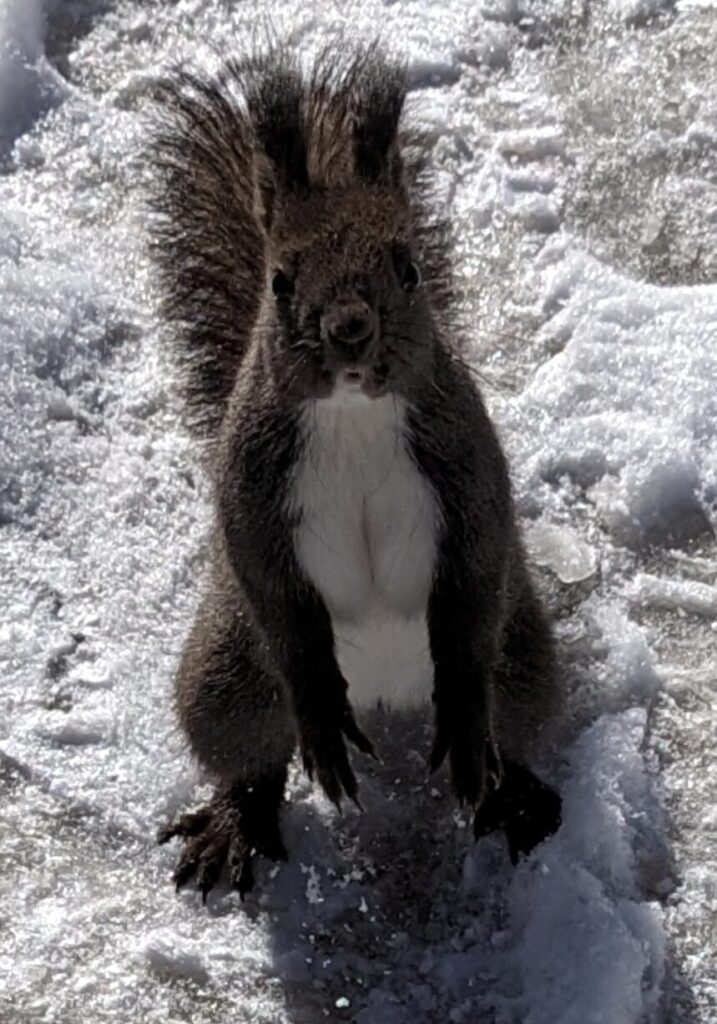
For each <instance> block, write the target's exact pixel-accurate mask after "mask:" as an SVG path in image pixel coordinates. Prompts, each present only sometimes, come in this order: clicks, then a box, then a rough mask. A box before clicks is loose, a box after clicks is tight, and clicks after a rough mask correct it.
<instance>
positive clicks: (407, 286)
mask: <svg viewBox="0 0 717 1024" xmlns="http://www.w3.org/2000/svg"><path fill="white" fill-rule="evenodd" d="M420 283H421V271H420V270H419V269H418V267H417V266H416V264H415V263H414V262H413V260H409V261H408V263H407V264H406V266H405V267H404V268H403V274H402V275H401V287H402V288H403V290H404V292H415V290H416V288H418V286H419V284H420Z"/></svg>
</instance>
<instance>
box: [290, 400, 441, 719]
mask: <svg viewBox="0 0 717 1024" xmlns="http://www.w3.org/2000/svg"><path fill="white" fill-rule="evenodd" d="M302 432H303V448H302V456H301V459H300V461H299V463H298V465H297V468H296V472H295V476H294V481H293V488H292V492H291V506H292V513H293V515H294V516H295V518H296V522H297V526H296V529H295V537H294V542H295V547H296V554H297V558H298V560H299V564H300V565H301V567H302V568H303V570H304V572H305V573H306V574H307V576H308V578H309V579H310V580H311V582H312V583H313V584H314V586H315V587H316V588H317V590H318V591H319V593H320V594H321V596H322V597H323V599H324V601H325V603H326V606H327V608H328V610H329V613H330V615H331V620H332V624H333V629H334V637H335V641H336V653H337V657H338V660H339V664H340V666H341V669H342V671H343V672H344V675H345V677H346V679H347V681H348V683H349V697H350V699H351V701H352V703H354V704H355V705H358V706H368V705H372V704H375V703H376V702H377V701H378V700H382V701H383V702H384V703H386V704H390V705H394V706H396V705H399V706H411V705H413V706H415V705H417V704H420V703H422V702H423V701H424V700H426V699H427V698H428V697H429V696H430V693H431V689H432V682H433V665H432V661H431V657H430V651H429V645H428V633H427V629H426V607H427V603H428V597H429V594H430V589H431V585H432V582H433V576H434V571H435V565H436V553H437V545H438V529H439V522H440V517H439V512H438V507H437V504H436V500H435V497H434V495H433V491H432V489H431V487H430V484H429V483H428V481H427V480H426V479H425V477H424V476H423V475H422V473H421V472H420V470H419V469H418V467H417V466H416V464H415V462H414V460H413V458H412V456H411V453H410V451H409V449H408V443H407V438H406V429H405V409H404V407H403V404H402V403H401V402H400V401H399V400H398V399H395V398H393V397H392V396H387V397H385V398H380V399H374V400H370V399H367V398H365V397H363V396H361V395H358V396H351V395H343V396H341V397H336V398H331V399H322V400H319V401H315V402H312V403H310V404H308V405H307V407H306V408H305V410H304V413H303V420H302Z"/></svg>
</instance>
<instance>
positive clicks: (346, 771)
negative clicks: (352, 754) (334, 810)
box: [300, 701, 376, 808]
mask: <svg viewBox="0 0 717 1024" xmlns="http://www.w3.org/2000/svg"><path fill="white" fill-rule="evenodd" d="M300 732H301V756H302V758H303V762H304V768H305V769H306V771H307V773H308V776H309V778H310V779H313V777H314V772H316V775H317V777H318V780H319V782H320V783H321V786H322V788H323V790H324V792H325V793H326V795H327V797H328V798H329V800H331V801H332V802H333V803H334V804H336V806H337V807H340V806H341V798H342V796H343V795H344V794H346V796H347V797H348V798H349V799H350V800H353V802H354V803H355V804H356V806H357V807H359V808H360V807H361V804H360V803H359V799H358V785H357V783H356V776H355V775H354V773H353V769H352V768H351V763H350V761H349V756H348V751H347V750H346V743H345V740H344V737H346V739H348V740H350V741H351V742H352V743H353V744H354V746H355V747H357V748H358V749H359V750H360V751H362V752H363V753H364V754H369V755H371V757H375V756H376V755H375V753H374V749H373V746H372V744H371V741H370V740H369V739H368V737H367V736H365V735H364V734H363V733H362V732H361V730H360V729H359V727H358V725H357V724H356V719H355V718H354V715H353V711H352V710H351V707H350V705H349V703H348V701H344V705H343V707H342V708H341V709H340V710H339V711H338V713H334V714H332V715H326V713H325V712H324V714H323V715H322V716H321V718H320V719H317V720H315V721H314V720H311V721H304V722H303V723H302V724H301V728H300Z"/></svg>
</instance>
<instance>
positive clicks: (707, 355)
mask: <svg viewBox="0 0 717 1024" xmlns="http://www.w3.org/2000/svg"><path fill="white" fill-rule="evenodd" d="M578 6H580V5H566V4H564V3H562V2H559V0H534V3H531V4H530V5H528V4H524V3H519V2H517V0H515V2H514V0H510V2H508V0H504V2H500V3H498V2H491V3H485V4H483V5H477V6H476V7H474V8H473V7H471V8H467V7H466V6H465V5H464V4H463V3H461V2H459V0H448V2H446V3H444V4H442V5H432V4H428V3H424V2H422V0H415V2H410V0H399V2H397V3H394V4H391V5H386V6H384V5H382V4H379V3H378V2H369V3H366V4H364V5H361V7H360V9H359V8H358V7H357V6H354V7H352V9H351V11H350V12H348V11H346V12H344V9H343V7H342V5H337V4H326V5H322V4H307V3H306V2H305V0H291V2H288V3H287V4H286V5H284V6H283V8H282V11H281V12H280V13H279V14H277V13H276V12H275V11H273V10H272V8H271V7H270V6H269V7H267V8H263V7H261V6H256V5H253V4H251V5H241V6H240V7H237V10H236V12H235V13H234V14H230V13H227V6H226V5H222V4H219V3H214V2H209V0H179V2H178V3H176V4H173V5H164V4H160V3H154V2H152V3H147V2H145V0H117V2H114V3H105V2H100V0H86V2H85V3H81V4H80V3H78V4H57V3H45V4H42V3H41V2H40V0H32V2H30V0H22V2H20V0H0V169H1V171H2V173H1V175H0V293H1V294H2V299H3V301H2V307H1V308H0V379H1V380H2V382H3V383H2V386H1V387H0V530H1V531H2V539H3V543H2V545H0V608H2V613H0V668H1V670H2V678H3V687H2V690H1V691H0V702H1V706H2V714H1V715H0V793H1V799H0V863H2V871H0V906H1V907H2V912H1V914H2V929H1V930H0V975H1V976H2V977H3V981H4V985H3V988H2V991H0V1019H2V1020H5V1019H9V1020H19V1021H23V1022H24V1021H27V1022H31V1024H39V1022H41V1021H43V1022H44V1021H47V1022H53V1021H57V1022H62V1024H65V1022H72V1024H74V1022H78V1024H81V1022H83V1021H92V1022H93V1024H95V1022H111V1024H119V1022H122V1024H125V1022H128V1021H137V1022H142V1024H145V1022H149V1024H151V1022H153V1021H162V1022H165V1021H181V1020H192V1021H193V1022H195V1024H203V1022H219V1021H225V1020H228V1019H231V1020H237V1021H247V1022H248V1021H252V1022H253V1024H261V1022H263V1021H266V1022H271V1024H277V1022H282V1024H308V1022H311V1024H314V1022H315V1021H318V1020H324V1019H327V1020H347V1021H348V1020H352V1021H357V1022H359V1024H404V1022H408V1021H410V1022H411V1024H429V1022H430V1024H433V1022H438V1021H441V1022H442V1021H450V1022H459V1024H460V1022H461V1021H463V1022H470V1024H475V1022H476V1021H478V1020H480V1021H483V1020H485V1021H490V1022H492V1024H517V1022H518V1021H520V1022H522V1024H598V1022H604V1024H645V1022H653V1021H655V1022H657V1021H659V1020H669V1021H671V1022H674V1024H687V1022H689V1024H698V1022H699V1024H711V1022H712V1021H713V1020H715V1019H716V1018H717V986H716V985H715V979H714V963H715V961H716V960H717V949H716V948H715V935H714V915H715V913H716V912H717V906H716V905H715V892H716V891H717V858H716V855H715V849H717V846H716V845H715V841H714V840H715V828H716V827H717V823H716V822H715V815H714V807H715V804H716V803H717V767H716V766H715V753H714V751H715V750H716V749H717V716H715V714H714V704H715V682H714V649H715V640H716V638H717V634H716V633H715V628H714V626H715V618H716V617H717V597H716V596H715V595H716V593H717V590H716V588H717V556H716V554H715V546H714V534H713V531H714V526H715V518H716V513H715V506H716V504H717V427H716V426H715V424H717V398H716V397H715V396H716V395H717V387H716V384H717V284H715V283H714V282H715V281H716V280H717V267H716V266H715V263H714V253H715V252H716V251H717V216H716V215H715V211H717V182H715V178H714V169H713V160H712V157H713V154H714V140H715V138H716V137H717V106H716V105H715V100H714V97H715V95H717V71H716V70H715V66H714V58H713V55H714V49H715V44H717V25H716V24H715V20H714V13H713V9H710V4H707V3H704V2H703V3H697V2H689V3H688V2H682V3H678V4H673V5H670V4H665V3H660V2H657V0H656V2H654V3H646V2H645V0H639V2H635V3H631V4H622V3H619V4H618V3H609V4H606V5H591V10H592V14H591V16H590V17H589V18H587V19H581V18H576V17H575V16H574V15H575V8H577V7H578ZM713 7H714V5H712V8H713ZM567 8H571V9H572V13H571V11H568V10H567ZM267 11H268V12H269V13H271V14H272V16H273V18H274V20H275V22H276V23H277V29H278V30H279V31H280V32H286V33H288V34H290V36H291V39H292V41H293V44H294V45H295V46H297V48H299V49H300V50H301V52H309V51H311V50H313V49H314V48H316V47H318V46H319V45H320V44H321V42H322V41H325V40H326V38H328V37H329V36H330V35H331V34H332V33H333V32H335V31H336V30H337V29H339V28H341V27H342V25H343V24H344V22H345V20H348V21H349V23H350V31H352V32H357V33H363V34H370V33H371V32H372V31H373V29H374V27H375V25H376V24H378V23H379V22H380V23H381V25H382V30H383V34H384V36H385V38H387V39H389V40H391V41H395V43H396V45H397V46H400V48H401V50H402V51H403V52H404V53H405V54H406V55H407V57H408V59H409V63H410V67H411V82H412V91H411V94H410V97H409V104H408V107H409V115H410V116H411V117H412V118H413V119H414V120H415V121H416V122H418V123H419V124H420V125H421V126H422V127H423V128H424V129H425V130H426V132H425V134H426V137H427V139H428V142H427V145H428V146H429V147H430V152H429V153H428V154H427V156H428V159H429V163H430V166H431V169H432V171H433V174H434V177H435V180H436V195H437V199H436V202H437V204H439V205H442V206H445V208H446V211H447V212H448V213H449V214H450V216H451V218H452V220H453V221H454V223H455V227H456V232H455V233H456V253H457V261H458V266H457V286H458V289H459V292H460V295H461V309H460V314H461V315H460V318H459V319H460V321H461V327H462V332H461V333H462V337H463V339H464V343H465V345H466V356H467V358H469V359H470V361H471V362H472V363H473V364H474V366H475V367H476V371H477V373H478V379H479V380H480V381H481V382H482V386H483V389H484V392H485V395H486V398H487V400H488V402H489V404H490V407H491V411H492V413H493V415H494V417H495V419H496V422H497V423H498V425H499V428H500V431H501V434H502V437H503V439H504V442H505V446H506V449H507V451H508V454H509V456H510V459H511V465H512V471H513V478H514V481H515V489H516V500H517V505H518V509H519V512H520V515H521V518H522V521H523V526H524V530H525V535H526V541H527V544H528V548H529V551H530V552H531V555H532V558H533V561H534V564H536V566H538V568H539V571H540V578H541V585H542V587H543V590H544V592H545V594H546V597H547V600H548V601H549V604H550V607H551V610H552V613H553V615H554V618H555V621H556V630H557V633H558V636H559V639H560V643H561V649H562V652H563V657H564V663H565V667H566V671H565V674H566V686H567V694H568V696H567V701H568V713H567V714H566V717H565V721H564V723H563V724H562V727H561V733H560V738H559V746H558V748H557V749H556V750H554V751H553V752H552V753H549V754H546V761H545V764H544V765H543V768H544V771H545V772H546V773H547V775H548V776H549V777H551V778H552V779H554V780H555V781H556V782H557V783H558V784H559V786H560V788H561V791H562V793H563V797H564V801H565V814H564V823H563V826H562V828H561V829H560V831H559V832H558V833H557V834H556V835H555V836H554V837H552V838H551V839H549V840H548V841H547V842H545V843H544V844H543V845H542V846H541V847H539V848H538V849H537V850H536V851H534V853H533V854H532V855H531V857H529V858H528V859H526V860H523V861H522V862H521V863H520V864H519V865H518V866H517V867H516V868H513V867H512V866H511V864H510V862H509V858H508V855H507V850H506V847H505V844H504V841H503V839H502V838H501V837H500V836H491V837H488V838H486V839H484V840H482V841H481V842H480V843H479V844H477V845H474V844H473V843H472V841H471V835H470V828H469V827H468V822H467V820H466V818H465V817H464V816H463V815H462V814H461V813H460V812H459V811H458V809H457V808H455V807H454V805H453V804H452V802H451V801H450V799H449V798H448V793H447V781H446V778H445V776H444V775H443V774H441V775H439V776H437V777H436V778H434V779H431V780H430V782H429V781H428V780H427V779H426V767H425V756H426V752H427V749H428V745H429V742H430V729H429V727H428V723H427V722H425V721H424V720H423V719H421V718H420V716H411V717H398V716H394V715H392V714H389V713H386V712H382V713H379V712H377V713H375V714H373V715H371V716H370V717H369V720H368V722H367V725H366V728H367V731H368V732H369V734H370V735H371V736H372V738H373V739H374V740H375V742H376V745H377V747H378V748H379V750H380V752H381V754H382V758H383V761H382V763H381V764H380V765H373V764H371V765H366V764H365V763H363V761H362V759H360V758H359V757H357V758H356V767H357V770H358V772H359V775H360V777H361V786H362V801H363V803H364V805H365V807H366V811H365V813H364V814H359V813H358V812H355V811H354V810H353V809H348V810H346V811H345V814H344V816H343V817H338V816H337V815H336V814H335V812H334V811H333V809H332V808H331V807H330V806H329V805H328V803H327V801H326V800H325V799H324V798H323V797H322V796H321V794H320V793H318V792H317V791H315V790H314V789H313V788H312V787H311V785H310V784H309V783H308V781H307V780H306V779H305V778H304V777H303V776H302V775H301V774H300V772H299V771H298V768H297V769H296V770H295V771H294V772H293V774H292V778H291V782H290V792H291V805H290V806H288V807H287V809H286V812H285V816H284V830H285V836H286V841H287V846H288V848H289V853H290V862H289V863H288V864H287V865H286V866H283V867H281V868H280V869H277V868H276V867H275V866H273V865H268V864H263V865H261V866H260V868H259V872H258V875H259V878H258V882H259V885H258V890H257V892H256V893H255V894H253V895H251V896H250V897H249V898H248V899H247V900H246V902H245V904H244V905H241V904H240V902H239V900H238V897H237V896H236V894H234V893H231V892H229V891H228V890H226V889H223V888H222V889H218V890H217V891H216V892H215V893H213V894H212V895H211V897H210V899H209V902H208V905H207V907H206V908H204V907H202V905H201V901H200V900H199V899H197V897H196V896H195V894H193V893H186V892H185V893H183V894H182V895H180V896H176V895H175V893H174V891H173V889H172V886H171V883H170V875H171V870H172V865H173V859H174V855H175V851H174V850H172V849H171V848H167V847H162V848H160V847H157V846H156V845H155V843H154V832H155V830H156V827H157V825H158V824H159V823H161V822H163V821H165V820H166V819H167V818H168V817H170V816H171V815H172V814H173V813H174V812H175V811H176V810H177V809H178V808H180V807H183V806H185V805H186V804H187V803H188V802H189V801H192V800H199V799H201V797H202V795H203V794H205V793H206V787H205V786H204V783H203V780H202V779H200V778H199V777H198V776H197V774H196V771H195V769H194V768H193V766H192V765H191V764H190V762H189V759H188V757H187V755H186V752H185V750H184V747H183V743H182V739H181V736H180V735H179V733H178V730H177V728H176V725H175V722H174V719H173V717H172V711H171V680H172V672H173V669H174V666H175V664H176V659H177V655H178V651H179V648H180V645H181V643H182V639H183V637H184V634H185V632H186V629H187V627H188V624H189V621H190V617H191V614H192V610H193V608H194V606H195V604H196V601H197V599H198V595H199V590H200V586H201V578H202V571H203V566H204V561H205V550H206V549H205V546H204V538H205V535H206V528H207V525H208V521H209V506H208V497H207V486H206V481H205V480H204V479H203V477H202V474H201V472H200V470H199V469H198V467H197V464H196V460H195V458H194V455H193V452H192V446H191V444H190V442H189V441H188V439H187V438H186V437H185V436H184V434H183V433H182V430H181V427H180V424H179V418H178V410H177V400H176V396H175V395H174V393H173V391H172V388H171V381H170V370H169V366H168V365H167V360H166V357H165V354H164V351H163V349H162V347H161V344H160V342H159V325H158V324H157V322H156V319H155V316H154V313H153V299H152V294H151V289H150V286H149V283H148V274H147V267H146V261H145V256H144V251H143V247H142V245H143V211H142V207H141V202H140V193H141V189H140V188H139V185H140V183H141V169H140V167H139V165H138V163H137V161H136V159H135V157H136V156H137V154H138V153H139V151H140V147H141V140H142V137H143V132H144V131H145V123H146V122H145V120H144V111H145V108H146V96H147V93H148V90H149V89H150V88H151V82H152V78H153V76H154V75H156V73H157V71H158V70H159V68H161V67H163V66H165V65H166V64H167V63H168V62H170V61H172V60H174V59H175V58H176V57H177V56H183V55H184V56H186V55H190V56H193V57H194V58H195V59H200V60H203V59H205V56H206V54H207V53H208V52H210V49H211V43H212V41H222V42H223V43H224V45H228V44H229V41H230V40H231V38H232V36H236V37H237V38H246V37H247V34H248V33H249V32H252V31H254V30H255V25H256V23H257V16H259V17H261V18H263V17H264V16H265V14H266V12H267ZM655 17H657V21H655V20H654V18H655ZM650 19H653V20H652V21H651V20H650ZM197 41H200V42H197ZM673 54H679V55H680V59H679V60H678V61H675V60H673V59H672V55H673Z"/></svg>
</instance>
